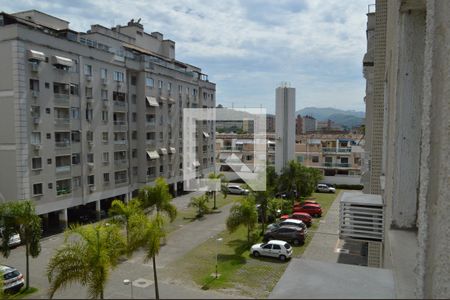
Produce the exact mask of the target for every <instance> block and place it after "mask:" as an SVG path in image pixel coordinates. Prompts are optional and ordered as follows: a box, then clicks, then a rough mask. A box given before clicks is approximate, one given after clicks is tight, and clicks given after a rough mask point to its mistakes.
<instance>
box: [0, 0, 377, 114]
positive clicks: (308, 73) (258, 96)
mask: <svg viewBox="0 0 450 300" xmlns="http://www.w3.org/2000/svg"><path fill="white" fill-rule="evenodd" d="M372 2H373V1H372V0H358V1H341V0H327V1H325V0H323V1H322V0H320V1H319V0H307V1H295V0H292V1H291V0H284V1H256V0H245V1H244V0H243V1H237V0H236V1H227V2H226V3H225V2H219V1H210V2H208V4H207V5H205V4H204V2H202V1H194V0H188V1H171V0H169V1H162V0H161V1H152V2H147V1H133V2H129V1H115V2H111V1H109V0H98V1H92V2H91V1H87V0H81V1H75V2H74V1H67V0H62V1H45V2H42V1H35V0H28V1H14V2H7V3H3V5H2V10H3V11H5V12H7V13H13V12H16V11H20V10H29V9H37V10H40V11H43V12H45V13H48V14H51V15H54V16H57V17H59V18H62V19H65V20H67V21H70V27H71V28H72V29H74V30H77V31H87V30H89V29H90V25H92V24H101V25H103V26H106V27H112V26H114V25H125V24H126V23H127V22H128V21H129V20H131V19H133V18H134V19H138V18H141V23H142V24H143V25H144V28H145V31H147V32H152V31H158V32H161V33H162V34H164V38H167V39H171V40H174V41H175V42H176V57H177V59H179V60H181V61H185V62H188V63H191V64H193V65H196V66H199V67H201V68H202V70H203V71H204V72H205V73H206V74H208V75H209V80H210V81H212V82H215V83H217V103H218V104H223V105H224V106H226V107H231V106H232V104H233V103H234V107H248V108H251V107H260V106H261V105H262V107H264V108H266V109H267V111H268V113H274V112H275V92H274V91H275V88H276V87H278V86H279V85H280V83H281V82H289V83H290V86H291V87H294V88H296V89H297V98H296V110H298V109H301V108H304V107H309V106H315V107H335V108H340V109H348V110H356V111H364V101H363V98H364V89H365V82H364V79H363V76H362V58H363V55H364V52H365V43H366V41H365V40H366V37H365V29H366V16H365V14H366V13H367V9H368V5H369V4H371V3H372Z"/></svg>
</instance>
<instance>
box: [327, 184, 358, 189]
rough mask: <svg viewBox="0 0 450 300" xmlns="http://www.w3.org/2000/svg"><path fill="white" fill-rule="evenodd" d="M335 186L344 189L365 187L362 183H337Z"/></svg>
mask: <svg viewBox="0 0 450 300" xmlns="http://www.w3.org/2000/svg"><path fill="white" fill-rule="evenodd" d="M334 187H335V188H337V189H343V190H362V189H363V188H364V186H363V185H362V184H335V185H334Z"/></svg>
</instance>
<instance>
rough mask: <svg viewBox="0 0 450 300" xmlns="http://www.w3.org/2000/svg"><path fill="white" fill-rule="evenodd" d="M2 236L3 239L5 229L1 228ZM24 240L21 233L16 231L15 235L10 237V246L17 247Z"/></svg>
mask: <svg viewBox="0 0 450 300" xmlns="http://www.w3.org/2000/svg"><path fill="white" fill-rule="evenodd" d="M0 238H2V239H3V230H2V229H1V228H0ZM21 242H22V241H21V240H20V235H19V234H18V233H15V234H13V235H11V237H10V238H9V241H8V246H9V247H17V246H19V245H20V243H21Z"/></svg>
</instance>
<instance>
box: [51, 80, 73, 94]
mask: <svg viewBox="0 0 450 300" xmlns="http://www.w3.org/2000/svg"><path fill="white" fill-rule="evenodd" d="M53 93H54V94H57V95H69V93H70V88H69V84H67V83H60V82H53Z"/></svg>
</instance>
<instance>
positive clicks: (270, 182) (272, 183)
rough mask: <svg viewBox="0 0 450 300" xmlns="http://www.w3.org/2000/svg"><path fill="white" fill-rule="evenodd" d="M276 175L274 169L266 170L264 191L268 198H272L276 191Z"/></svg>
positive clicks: (271, 167) (277, 179) (269, 167)
mask: <svg viewBox="0 0 450 300" xmlns="http://www.w3.org/2000/svg"><path fill="white" fill-rule="evenodd" d="M278 181H279V178H278V174H277V172H276V171H275V167H273V166H268V167H267V168H266V190H267V191H268V194H269V196H270V197H274V196H275V194H276V193H277V191H278Z"/></svg>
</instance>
